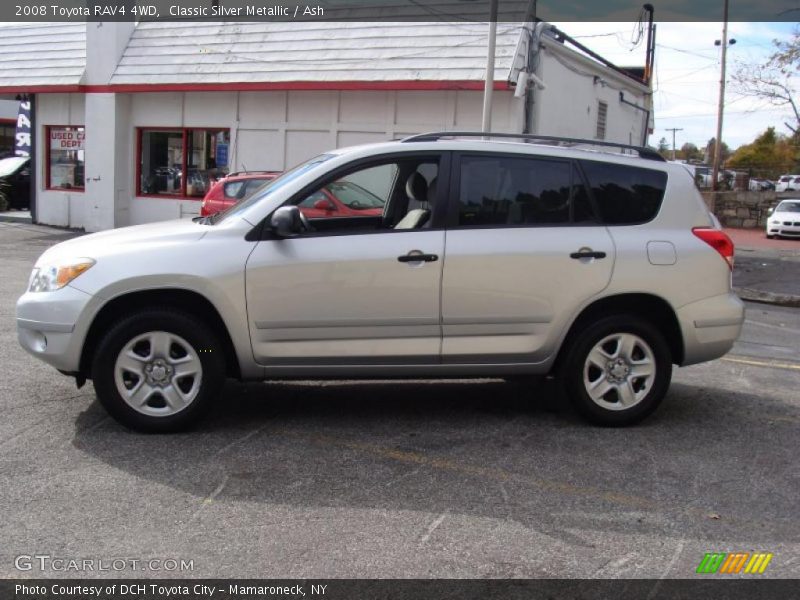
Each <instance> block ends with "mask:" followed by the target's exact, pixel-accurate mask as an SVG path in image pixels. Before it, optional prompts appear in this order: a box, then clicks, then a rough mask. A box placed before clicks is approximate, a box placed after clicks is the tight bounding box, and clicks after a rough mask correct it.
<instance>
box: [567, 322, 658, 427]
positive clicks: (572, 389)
mask: <svg viewBox="0 0 800 600" xmlns="http://www.w3.org/2000/svg"><path fill="white" fill-rule="evenodd" d="M618 334H619V335H624V334H632V335H633V336H635V337H638V338H639V339H640V340H641V341H642V342H643V343H644V344H646V345H647V346H648V347H649V350H650V351H651V354H652V357H653V361H652V362H653V363H654V365H655V374H654V375H653V376H652V381H651V380H650V379H635V380H634V381H633V382H632V385H633V386H634V387H635V386H640V391H642V390H644V389H646V388H645V384H644V381H649V386H650V387H649V391H647V392H646V394H644V396H643V397H642V398H641V399H639V400H638V401H636V403H635V404H633V405H632V406H630V407H629V408H619V409H616V410H615V409H612V408H608V407H604V406H601V404H599V403H598V402H596V401H595V400H593V399H592V397H591V396H590V395H589V393H588V391H587V389H586V384H585V383H584V375H585V369H592V370H594V371H600V370H599V369H597V368H596V367H593V366H589V365H588V364H587V361H588V357H589V353H590V352H591V351H592V349H594V348H595V346H596V345H597V344H599V343H600V342H601V341H603V340H604V339H606V338H608V337H612V336H615V335H618ZM609 343H612V344H613V343H614V342H613V341H612V342H609ZM568 344H569V346H568V347H567V348H566V349H565V350H566V355H565V359H564V361H563V362H562V367H561V368H560V369H559V372H558V379H559V384H560V386H561V389H562V391H563V392H564V393H565V395H566V396H567V397H568V398H569V400H570V402H571V403H572V405H573V407H574V408H575V410H576V411H577V412H578V413H579V414H580V415H581V416H583V417H584V418H585V419H587V420H589V421H591V422H592V423H596V424H598V425H604V426H612V427H621V426H625V425H633V424H634V423H638V422H639V421H641V420H642V419H644V418H645V417H647V416H648V415H650V414H651V413H652V412H653V411H654V410H655V409H656V408H658V405H659V404H660V403H661V401H662V400H663V399H664V396H665V395H666V393H667V390H668V389H669V384H670V380H671V378H672V357H671V353H670V350H669V346H668V345H667V342H666V340H665V339H664V335H663V334H662V333H661V332H660V331H659V330H658V329H657V328H656V327H654V326H653V325H652V324H651V323H649V322H648V321H646V320H644V319H642V318H640V317H636V316H633V315H612V316H608V317H604V318H602V319H600V320H598V321H597V322H595V323H593V324H591V325H589V326H588V327H586V328H585V329H584V330H583V331H581V332H579V333H578V334H577V335H576V336H574V337H573V338H572V339H571V340H570V341H568ZM635 351H636V352H639V353H641V352H642V350H641V345H640V344H639V345H637V346H636V350H635ZM623 368H624V367H623ZM586 373H589V374H592V373H591V372H590V371H586ZM600 373H601V374H599V375H596V377H598V378H603V377H608V375H607V374H605V373H603V372H602V371H600ZM590 383H591V382H590ZM615 397H616V398H617V402H620V400H621V399H620V398H619V396H616V392H614V391H610V392H609V395H608V396H607V398H601V399H600V401H603V402H605V404H612V405H613V404H614V398H615ZM607 399H610V402H608V401H607ZM620 406H621V405H620Z"/></svg>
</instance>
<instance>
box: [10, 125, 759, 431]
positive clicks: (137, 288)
mask: <svg viewBox="0 0 800 600" xmlns="http://www.w3.org/2000/svg"><path fill="white" fill-rule="evenodd" d="M478 135H483V134H472V133H471V134H455V133H453V132H450V133H438V134H424V135H419V136H414V137H411V138H407V139H404V140H401V141H395V142H389V143H383V144H376V145H368V146H359V147H355V148H346V149H340V150H334V151H331V152H329V153H326V154H323V155H321V156H317V157H316V158H314V159H312V160H309V161H308V162H306V163H304V164H301V165H299V166H298V167H296V168H294V169H292V170H291V171H288V172H286V173H285V174H284V175H282V176H281V177H279V178H278V179H276V180H274V182H273V183H272V184H270V185H268V186H267V187H265V188H263V189H262V190H261V191H260V192H259V193H258V194H256V195H254V196H252V197H251V198H249V199H248V200H246V201H244V202H241V203H239V204H237V205H235V206H233V207H232V208H230V209H228V210H227V211H225V212H223V213H219V214H217V215H214V216H212V217H207V218H204V219H195V220H194V221H187V220H183V221H171V222H162V223H157V224H151V225H140V226H136V227H126V228H123V229H117V230H113V231H105V232H102V233H96V234H93V235H87V236H84V237H79V238H76V239H73V240H70V241H68V242H64V243H61V244H58V245H56V246H54V247H52V248H50V249H48V250H47V251H46V252H45V253H44V254H43V255H42V256H41V257H40V258H39V260H38V261H37V263H36V266H35V268H34V270H33V274H32V275H31V279H30V283H29V287H28V291H27V292H26V293H25V294H24V295H23V296H22V297H21V298H20V299H19V301H18V303H17V325H18V330H19V340H20V343H21V344H22V346H23V347H24V348H25V349H26V350H27V351H28V352H30V353H31V354H33V355H34V356H36V357H38V358H40V359H42V360H44V361H46V362H47V363H49V364H51V365H53V366H54V367H56V368H57V369H58V370H59V371H61V372H62V373H64V374H67V375H71V376H74V377H75V378H76V379H77V383H78V385H79V386H80V385H82V384H83V383H84V382H85V380H86V379H92V380H93V382H94V387H95V390H96V392H97V396H98V398H99V400H100V402H101V403H102V404H103V405H104V406H105V407H106V409H107V410H108V411H109V412H110V413H111V414H112V415H113V416H114V417H115V418H116V419H118V420H119V421H120V422H122V423H123V424H125V425H127V426H129V427H132V428H134V429H138V430H146V431H167V430H175V429H179V428H184V427H186V426H188V425H190V424H192V423H194V422H196V421H197V419H198V418H199V417H200V416H201V415H202V414H203V413H204V412H205V411H206V410H207V409H208V408H209V406H210V405H211V404H212V403H213V402H214V400H215V399H216V397H217V396H218V395H219V393H220V390H221V387H222V384H223V382H224V380H225V378H226V377H235V378H238V379H242V380H262V379H266V378H269V379H274V378H331V377H367V378H386V377H403V376H414V377H486V376H492V377H497V376H500V377H505V376H509V377H510V376H520V375H529V374H552V375H555V376H556V378H557V381H559V382H560V388H561V390H562V391H563V392H564V395H565V396H566V397H568V398H569V399H570V400H571V401H572V403H573V404H574V406H575V408H576V409H577V410H578V411H579V412H580V413H581V414H582V415H584V416H585V417H586V418H588V419H590V420H591V421H593V422H595V423H600V424H604V425H625V424H630V423H634V422H636V421H639V420H641V419H642V418H644V417H645V416H646V415H648V414H649V413H651V412H652V411H653V410H654V409H655V408H656V407H657V406H658V404H659V403H660V402H661V400H662V398H663V397H664V395H665V393H666V391H667V388H668V386H669V383H670V378H671V374H672V365H673V364H677V365H689V364H694V363H698V362H702V361H707V360H711V359H714V358H717V357H719V356H722V355H723V354H725V353H726V352H727V351H728V350H729V349H730V348H731V346H732V344H733V342H734V340H735V339H736V338H737V337H738V335H739V332H740V329H741V325H742V321H743V315H744V310H743V305H742V302H741V301H740V300H739V298H737V297H736V295H734V294H733V293H732V291H731V267H732V263H733V245H732V244H731V241H730V239H729V238H728V237H727V236H726V235H725V234H724V233H723V232H722V231H721V230H719V228H718V225H717V224H716V221H715V220H714V218H713V217H712V216H711V214H710V213H709V212H708V210H707V209H706V206H705V205H704V203H703V201H702V199H701V197H700V195H699V194H698V192H697V190H696V189H695V186H694V183H693V181H692V178H691V177H690V176H689V175H688V174H687V172H686V170H685V169H684V168H683V167H682V166H681V165H677V164H676V165H673V164H669V163H666V162H664V161H663V160H662V159H661V157H659V156H658V155H657V154H655V153H654V152H653V151H651V150H648V149H646V148H634V147H630V146H619V147H617V148H616V149H615V150H614V151H611V149H610V148H605V147H603V145H601V148H602V151H597V150H591V149H588V144H593V145H595V146H597V145H598V144H599V143H598V142H586V141H582V140H564V139H558V140H557V142H558V143H557V144H554V143H553V140H552V139H549V138H548V139H543V138H537V140H538V141H540V142H545V143H536V144H534V143H528V142H531V141H533V140H532V139H523V142H525V143H521V142H520V141H503V140H502V138H503V137H504V136H496V135H492V138H501V140H500V141H488V140H475V139H469V138H470V137H471V138H474V137H476V136H478ZM514 137H524V136H514ZM528 137H532V136H528ZM565 144H566V146H565ZM605 145H609V146H610V145H611V144H605ZM620 150H621V151H620ZM347 183H349V184H353V185H352V186H340V187H343V188H344V187H348V188H352V189H355V187H353V186H358V188H359V189H361V190H364V194H362V195H364V196H365V197H369V198H371V201H370V202H369V203H367V204H365V205H364V206H363V214H360V212H361V211H360V209H361V208H362V207H361V204H360V202H359V200H358V198H353V199H352V202H350V203H349V207H350V208H351V209H352V211H351V212H352V213H353V214H349V215H348V216H338V217H337V216H327V215H326V214H325V211H324V210H322V209H321V208H320V207H318V206H317V204H318V203H317V202H313V201H312V200H313V199H314V198H316V197H317V196H318V192H319V191H320V190H322V189H323V188H325V187H326V186H337V185H339V184H347ZM376 202H377V206H378V207H380V206H382V207H383V210H382V211H381V210H380V209H379V210H377V211H376V210H375V208H376ZM317 208H319V209H320V210H317V212H316V213H312V212H309V211H311V210H312V209H317ZM309 217H311V218H309Z"/></svg>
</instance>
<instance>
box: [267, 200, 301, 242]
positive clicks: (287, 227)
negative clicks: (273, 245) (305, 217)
mask: <svg viewBox="0 0 800 600" xmlns="http://www.w3.org/2000/svg"><path fill="white" fill-rule="evenodd" d="M302 223H303V222H302V220H301V218H300V209H299V208H297V207H296V206H281V207H280V208H279V209H278V210H276V211H275V212H274V213H272V217H270V220H269V226H270V227H271V228H272V231H274V232H275V233H276V234H277V235H279V236H280V237H283V238H292V237H297V236H298V235H299V234H300V232H301V231H302V230H303V224H302Z"/></svg>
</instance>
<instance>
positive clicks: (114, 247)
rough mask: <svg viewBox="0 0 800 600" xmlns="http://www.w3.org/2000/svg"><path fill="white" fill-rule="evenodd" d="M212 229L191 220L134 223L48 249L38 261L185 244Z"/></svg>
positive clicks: (105, 254) (96, 256) (92, 256)
mask: <svg viewBox="0 0 800 600" xmlns="http://www.w3.org/2000/svg"><path fill="white" fill-rule="evenodd" d="M208 230H209V226H208V225H202V224H200V223H195V222H194V221H192V220H190V219H177V220H174V221H161V222H158V223H149V224H146V225H134V226H132V227H121V228H119V229H109V230H108V231H101V232H98V233H90V234H89V235H83V236H81V237H77V238H74V239H71V240H67V241H66V242H61V243H60V244H56V245H55V246H53V247H52V248H50V249H48V250H47V251H46V252H45V253H44V254H42V256H41V257H40V258H39V260H38V261H36V264H37V265H38V264H39V263H42V262H50V261H53V260H58V259H67V260H69V259H73V258H83V257H87V258H94V259H97V258H98V257H100V256H107V255H111V254H118V253H120V252H130V251H131V250H132V249H133V248H134V247H136V246H148V247H151V248H152V247H154V246H163V247H168V246H171V245H174V244H183V243H187V242H193V241H197V240H199V239H201V238H202V237H203V236H204V235H205V234H206V233H207V232H208Z"/></svg>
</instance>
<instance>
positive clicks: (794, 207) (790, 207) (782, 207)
mask: <svg viewBox="0 0 800 600" xmlns="http://www.w3.org/2000/svg"><path fill="white" fill-rule="evenodd" d="M775 212H790V213H800V200H792V201H791V202H789V201H788V200H784V201H783V202H781V203H780V204H778V208H776V209H775Z"/></svg>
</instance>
